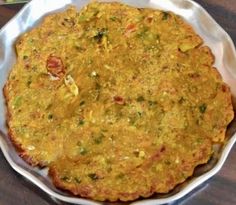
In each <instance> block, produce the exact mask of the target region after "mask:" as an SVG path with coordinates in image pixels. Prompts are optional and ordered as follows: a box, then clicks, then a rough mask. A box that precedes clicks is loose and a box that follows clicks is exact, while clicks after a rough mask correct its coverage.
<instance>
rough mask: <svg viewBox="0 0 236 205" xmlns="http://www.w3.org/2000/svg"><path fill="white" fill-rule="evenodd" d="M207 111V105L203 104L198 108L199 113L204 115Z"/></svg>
mask: <svg viewBox="0 0 236 205" xmlns="http://www.w3.org/2000/svg"><path fill="white" fill-rule="evenodd" d="M206 109H207V105H206V104H205V103H203V104H202V105H200V106H199V111H200V112H201V113H205V112H206Z"/></svg>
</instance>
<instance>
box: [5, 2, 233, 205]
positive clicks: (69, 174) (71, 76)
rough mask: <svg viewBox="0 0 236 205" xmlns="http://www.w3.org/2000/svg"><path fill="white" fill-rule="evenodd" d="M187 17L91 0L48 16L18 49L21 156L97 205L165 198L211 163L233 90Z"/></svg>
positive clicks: (12, 97)
mask: <svg viewBox="0 0 236 205" xmlns="http://www.w3.org/2000/svg"><path fill="white" fill-rule="evenodd" d="M202 43H203V41H202V39H201V38H200V37H199V36H198V35H197V34H196V33H195V32H194V31H193V29H192V28H191V27H190V26H189V25H187V24H186V23H185V22H184V20H183V19H181V18H180V17H179V16H177V15H175V14H173V13H171V12H164V11H159V10H151V9H137V8H132V7H129V6H127V5H123V4H119V3H97V2H93V3H91V4H89V5H88V6H87V7H84V8H83V9H82V10H81V11H80V12H78V11H77V10H76V9H75V8H74V7H71V8H69V9H68V10H66V11H65V12H62V13H57V14H52V15H49V16H47V17H46V18H45V19H44V21H43V22H42V23H40V25H38V26H37V27H36V28H34V29H33V30H32V31H29V32H27V33H25V34H24V35H23V36H22V37H21V38H20V39H19V40H18V42H17V44H16V51H17V63H16V64H15V66H14V67H13V69H12V70H11V73H10V76H9V79H8V81H7V83H6V85H5V88H4V93H5V96H6V100H7V108H8V126H9V133H10V137H11V139H12V141H13V142H14V144H15V145H16V147H17V148H18V149H19V153H20V155H21V156H22V157H23V158H24V159H25V160H26V161H27V162H29V163H30V164H32V165H33V166H36V165H39V166H47V167H49V174H50V176H51V177H52V179H53V182H54V184H55V185H56V186H57V187H59V188H61V189H65V190H69V191H70V192H72V193H73V194H75V195H79V196H82V197H86V198H91V199H95V200H101V201H104V200H109V201H117V200H121V201H128V200H135V199H137V198H139V197H140V196H142V197H149V196H151V195H152V194H154V193H167V192H169V191H170V190H172V189H173V188H174V187H175V186H176V185H177V184H179V183H181V182H183V181H185V180H186V179H187V178H188V177H189V176H191V175H192V173H193V170H194V168H195V167H196V166H197V165H199V164H204V163H207V161H208V160H209V158H210V157H211V155H212V152H213V151H212V145H213V144H214V143H222V142H224V138H225V131H226V128H227V125H228V124H229V123H230V122H231V120H232V119H233V108H232V103H231V94H230V90H229V88H228V86H227V85H226V84H225V83H224V82H223V81H222V79H221V76H220V74H219V73H218V71H217V70H216V69H215V68H213V62H214V58H213V55H212V54H211V51H210V49H209V48H208V47H206V46H202Z"/></svg>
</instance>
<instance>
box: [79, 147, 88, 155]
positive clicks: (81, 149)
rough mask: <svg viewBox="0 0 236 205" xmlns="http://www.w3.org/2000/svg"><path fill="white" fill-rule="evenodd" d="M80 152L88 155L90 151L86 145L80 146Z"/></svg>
mask: <svg viewBox="0 0 236 205" xmlns="http://www.w3.org/2000/svg"><path fill="white" fill-rule="evenodd" d="M79 153H80V154H81V155H86V154H87V153H88V150H87V149H86V148H85V147H80V150H79Z"/></svg>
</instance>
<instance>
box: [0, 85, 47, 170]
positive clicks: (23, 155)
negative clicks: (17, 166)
mask: <svg viewBox="0 0 236 205" xmlns="http://www.w3.org/2000/svg"><path fill="white" fill-rule="evenodd" d="M7 86H8V83H7V84H5V86H4V87H3V95H4V97H5V99H6V106H7V113H6V118H7V119H6V125H7V127H8V136H9V138H10V140H11V142H12V144H13V145H14V146H15V148H16V150H17V152H18V154H19V156H20V157H21V158H22V159H23V160H24V161H26V162H27V163H28V164H29V165H31V166H33V167H36V166H38V167H40V168H43V167H45V163H43V162H41V161H36V160H35V159H33V158H32V157H31V156H30V155H28V154H27V152H26V151H25V150H24V148H23V147H22V145H21V144H20V143H18V142H17V140H16V138H17V137H16V136H15V135H14V134H13V131H12V129H11V127H10V120H11V113H10V112H9V107H8V106H9V103H8V101H9V95H8V91H7Z"/></svg>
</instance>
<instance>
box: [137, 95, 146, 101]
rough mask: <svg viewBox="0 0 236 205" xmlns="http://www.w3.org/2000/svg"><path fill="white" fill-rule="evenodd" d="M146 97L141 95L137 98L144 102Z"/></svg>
mask: <svg viewBox="0 0 236 205" xmlns="http://www.w3.org/2000/svg"><path fill="white" fill-rule="evenodd" d="M144 100H145V99H144V97H143V96H139V97H138V98H137V101H138V102H143V101H144Z"/></svg>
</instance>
